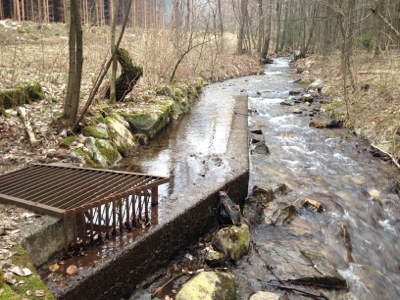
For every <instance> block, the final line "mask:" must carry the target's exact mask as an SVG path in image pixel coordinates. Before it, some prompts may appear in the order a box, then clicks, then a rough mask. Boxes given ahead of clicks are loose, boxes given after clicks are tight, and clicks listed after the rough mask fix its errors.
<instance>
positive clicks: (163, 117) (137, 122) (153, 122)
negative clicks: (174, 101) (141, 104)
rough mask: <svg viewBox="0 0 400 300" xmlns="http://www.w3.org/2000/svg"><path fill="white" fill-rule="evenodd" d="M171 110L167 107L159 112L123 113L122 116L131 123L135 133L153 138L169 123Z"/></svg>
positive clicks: (131, 128) (130, 126) (130, 125)
mask: <svg viewBox="0 0 400 300" xmlns="http://www.w3.org/2000/svg"><path fill="white" fill-rule="evenodd" d="M169 110H170V106H166V107H165V109H164V107H163V108H162V109H161V110H160V111H157V112H143V113H122V116H123V117H124V118H125V119H126V120H127V121H128V122H129V128H130V130H131V131H132V132H133V133H144V134H146V135H147V136H148V137H149V138H153V137H154V136H155V135H156V134H157V133H158V132H159V131H160V130H161V129H163V128H164V127H165V126H166V125H167V124H168V123H169V121H170V120H169Z"/></svg>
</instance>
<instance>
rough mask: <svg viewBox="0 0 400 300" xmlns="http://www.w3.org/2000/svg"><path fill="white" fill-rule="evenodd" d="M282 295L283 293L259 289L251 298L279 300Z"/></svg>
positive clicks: (256, 299)
mask: <svg viewBox="0 0 400 300" xmlns="http://www.w3.org/2000/svg"><path fill="white" fill-rule="evenodd" d="M280 297H281V295H279V294H275V293H270V292H264V291H259V292H257V293H255V294H253V295H252V296H251V297H250V299H249V300H279V299H280Z"/></svg>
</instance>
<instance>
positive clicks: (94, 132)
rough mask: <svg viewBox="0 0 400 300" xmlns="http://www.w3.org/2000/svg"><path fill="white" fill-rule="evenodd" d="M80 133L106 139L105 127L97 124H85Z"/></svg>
mask: <svg viewBox="0 0 400 300" xmlns="http://www.w3.org/2000/svg"><path fill="white" fill-rule="evenodd" d="M82 134H83V135H84V136H92V137H94V138H98V139H108V132H107V129H106V128H103V127H99V126H86V127H84V128H83V129H82Z"/></svg>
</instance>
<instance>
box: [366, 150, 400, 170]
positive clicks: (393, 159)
mask: <svg viewBox="0 0 400 300" xmlns="http://www.w3.org/2000/svg"><path fill="white" fill-rule="evenodd" d="M371 147H372V148H374V149H376V150H378V151H380V152H382V153H384V154H386V155H387V156H389V157H390V159H391V160H392V161H393V163H394V164H395V165H396V167H398V168H399V169H400V163H399V162H398V161H397V159H396V157H394V156H393V155H392V154H390V153H389V152H386V151H385V150H382V149H381V148H379V147H378V146H376V145H374V144H371Z"/></svg>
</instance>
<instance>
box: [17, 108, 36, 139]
mask: <svg viewBox="0 0 400 300" xmlns="http://www.w3.org/2000/svg"><path fill="white" fill-rule="evenodd" d="M17 112H18V115H19V116H20V118H21V120H22V123H23V124H24V126H25V130H26V133H27V134H28V138H29V142H30V143H31V145H32V146H35V145H36V144H37V143H38V140H37V139H36V137H35V134H34V133H33V129H32V126H31V122H30V115H29V113H27V112H26V110H25V108H23V107H18V109H17Z"/></svg>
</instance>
